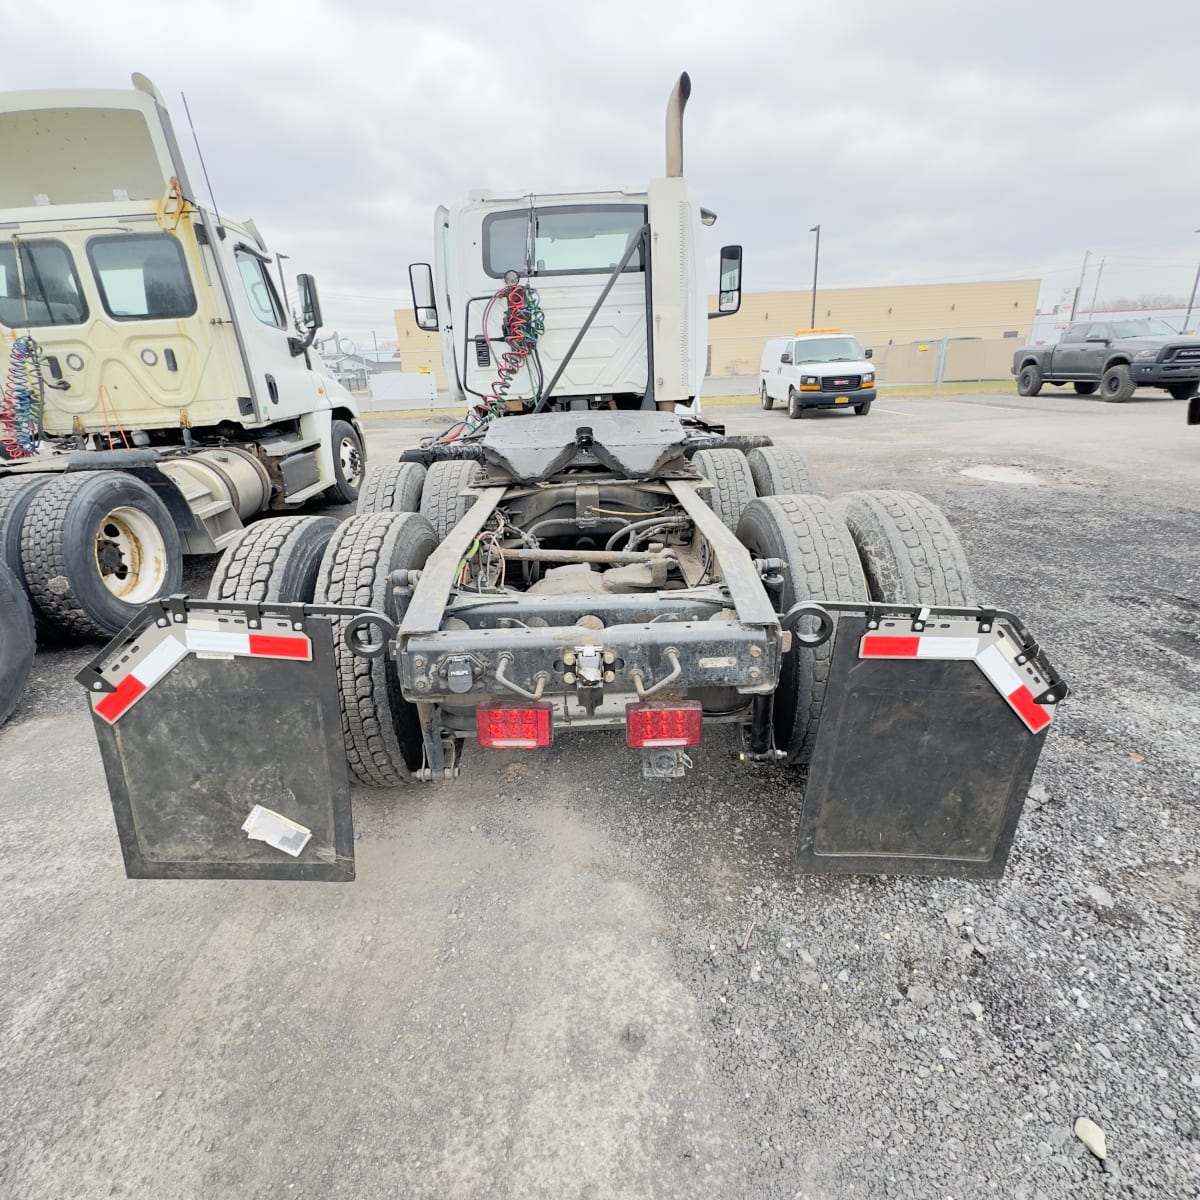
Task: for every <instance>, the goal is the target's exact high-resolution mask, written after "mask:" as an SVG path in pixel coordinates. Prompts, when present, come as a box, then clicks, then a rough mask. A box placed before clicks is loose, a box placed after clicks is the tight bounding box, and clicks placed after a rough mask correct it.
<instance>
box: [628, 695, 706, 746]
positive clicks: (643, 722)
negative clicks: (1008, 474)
mask: <svg viewBox="0 0 1200 1200" xmlns="http://www.w3.org/2000/svg"><path fill="white" fill-rule="evenodd" d="M703 725H704V706H703V705H702V704H701V703H700V701H699V700H674V701H672V702H671V703H669V704H645V703H643V704H628V705H626V706H625V740H626V741H627V742H628V744H629V745H630V746H632V747H633V748H634V749H635V750H643V749H644V750H659V749H666V748H668V747H672V746H698V745H700V738H701V734H702V729H703Z"/></svg>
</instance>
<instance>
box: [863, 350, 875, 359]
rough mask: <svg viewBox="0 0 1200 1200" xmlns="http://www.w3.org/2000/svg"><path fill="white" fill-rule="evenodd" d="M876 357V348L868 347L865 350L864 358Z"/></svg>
mask: <svg viewBox="0 0 1200 1200" xmlns="http://www.w3.org/2000/svg"><path fill="white" fill-rule="evenodd" d="M874 357H875V351H874V350H871V349H866V350H864V351H863V358H874Z"/></svg>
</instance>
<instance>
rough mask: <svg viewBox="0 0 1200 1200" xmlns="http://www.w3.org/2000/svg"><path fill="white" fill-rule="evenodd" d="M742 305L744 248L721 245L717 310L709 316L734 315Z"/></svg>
mask: <svg viewBox="0 0 1200 1200" xmlns="http://www.w3.org/2000/svg"><path fill="white" fill-rule="evenodd" d="M741 307H742V248H741V246H722V247H721V282H720V287H719V290H718V292H717V311H716V312H715V313H709V314H708V315H709V317H732V316H733V314H734V313H735V312H737V310H738V309H739V308H741Z"/></svg>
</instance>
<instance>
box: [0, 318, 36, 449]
mask: <svg viewBox="0 0 1200 1200" xmlns="http://www.w3.org/2000/svg"><path fill="white" fill-rule="evenodd" d="M45 396H46V387H45V382H44V380H43V379H42V364H41V351H40V348H39V347H38V344H37V342H35V341H34V340H33V338H31V337H30V336H29V335H28V334H23V335H22V336H21V337H19V338H17V339H15V340H14V342H13V346H12V350H11V351H10V352H9V356H8V372H7V373H6V375H5V377H4V389H3V392H0V451H2V452H3V454H4V456H5V457H6V458H9V459H16V458H32V457H33V456H34V455H35V454H36V453H37V449H38V439H39V434H40V430H41V424H42V412H43V408H44V405H45Z"/></svg>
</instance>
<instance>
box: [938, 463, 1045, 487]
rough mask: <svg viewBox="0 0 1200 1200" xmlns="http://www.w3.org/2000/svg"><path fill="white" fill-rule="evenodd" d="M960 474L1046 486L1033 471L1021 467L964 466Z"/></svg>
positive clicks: (1004, 481)
mask: <svg viewBox="0 0 1200 1200" xmlns="http://www.w3.org/2000/svg"><path fill="white" fill-rule="evenodd" d="M959 474H960V475H969V476H970V477H971V478H972V479H986V480H987V481H988V482H989V483H1023V484H1025V485H1026V486H1028V487H1042V486H1044V485H1043V483H1042V480H1041V479H1040V478H1039V477H1038V476H1037V475H1034V474H1033V473H1032V472H1031V471H1023V470H1022V469H1021V468H1020V467H994V466H982V467H964V468H963V469H962V470H961V471H959Z"/></svg>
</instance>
